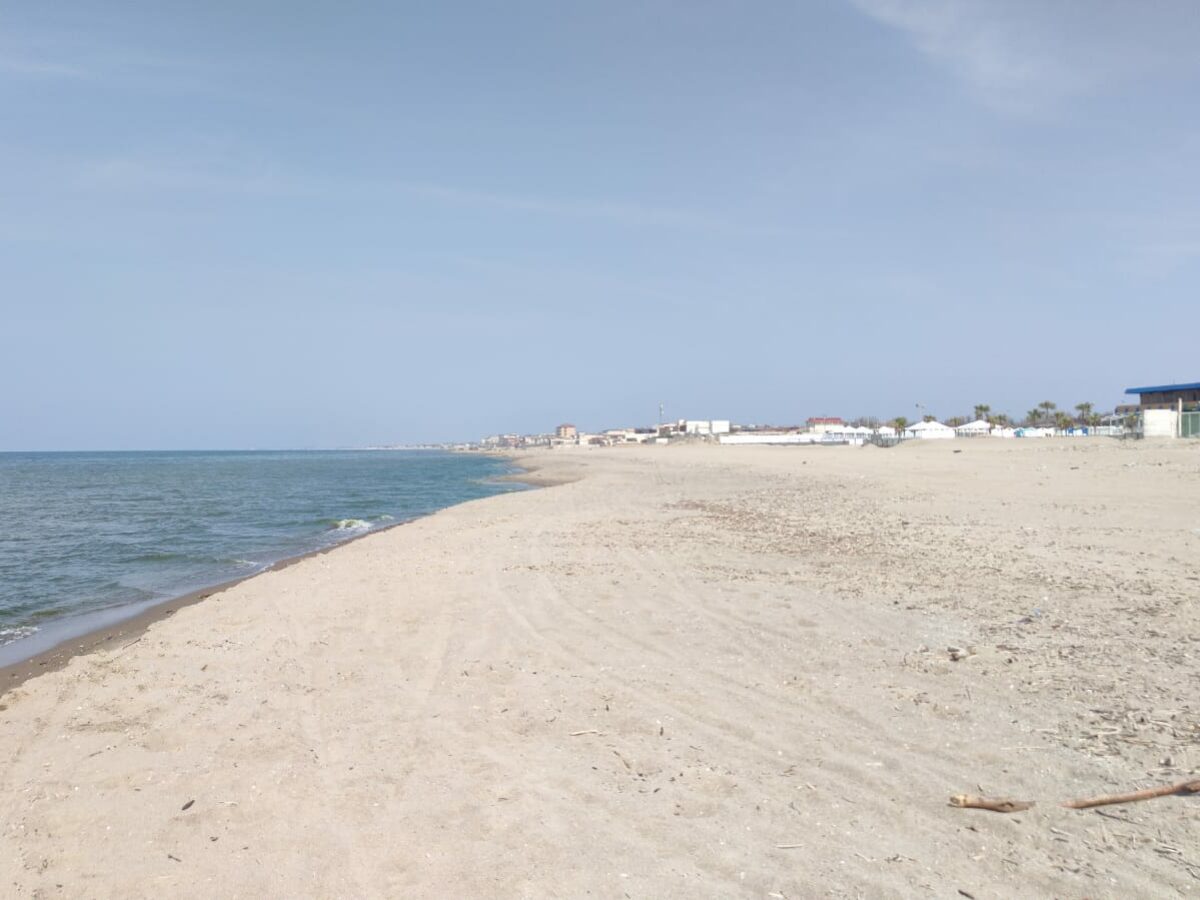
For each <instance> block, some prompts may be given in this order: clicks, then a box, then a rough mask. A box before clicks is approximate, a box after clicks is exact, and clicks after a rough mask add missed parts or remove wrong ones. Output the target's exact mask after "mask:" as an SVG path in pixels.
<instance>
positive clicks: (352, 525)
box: [329, 519, 371, 531]
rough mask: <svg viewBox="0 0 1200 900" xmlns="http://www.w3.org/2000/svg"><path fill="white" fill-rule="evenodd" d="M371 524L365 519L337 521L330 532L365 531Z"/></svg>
mask: <svg viewBox="0 0 1200 900" xmlns="http://www.w3.org/2000/svg"><path fill="white" fill-rule="evenodd" d="M370 527H371V523H370V522H368V521H367V520H366V519H338V520H337V522H336V523H335V524H334V525H333V526H332V527H331V528H330V529H329V530H330V531H366V530H367V529H368V528H370Z"/></svg>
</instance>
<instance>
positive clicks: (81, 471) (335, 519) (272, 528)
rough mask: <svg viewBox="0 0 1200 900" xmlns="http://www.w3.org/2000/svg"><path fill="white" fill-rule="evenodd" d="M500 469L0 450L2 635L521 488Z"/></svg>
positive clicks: (288, 457) (361, 459)
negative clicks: (504, 477) (504, 479)
mask: <svg viewBox="0 0 1200 900" xmlns="http://www.w3.org/2000/svg"><path fill="white" fill-rule="evenodd" d="M508 471H509V467H508V466H507V464H505V463H504V462H502V461H500V460H495V459H489V458H486V457H480V456H472V455H462V454H451V453H439V452H427V451H280V452H274V451H271V452H258V451H254V452H172V453H155V452H146V453H0V645H3V644H8V643H11V642H13V641H18V640H20V639H21V638H24V637H28V636H29V635H32V634H35V633H36V632H37V631H38V630H39V629H40V628H42V627H44V626H45V625H46V624H48V623H51V622H57V620H60V619H62V618H63V617H68V616H77V615H79V614H81V613H88V612H91V611H94V610H99V609H105V608H111V607H120V606H125V605H133V604H137V605H144V604H145V603H147V602H150V601H154V600H158V599H167V598H170V597H174V596H178V595H180V594H183V593H186V592H188V591H191V590H196V589H198V588H202V587H206V586H209V585H213V584H217V583H220V582H223V581H228V580H230V579H234V578H238V577H241V576H245V575H249V574H253V573H254V572H256V571H260V570H262V569H265V568H266V567H267V566H269V565H270V564H271V563H273V562H277V561H279V560H280V559H283V558H285V557H288V556H294V555H297V554H300V553H304V552H307V551H311V550H316V549H320V548H322V547H327V546H330V545H332V544H335V543H338V542H339V541H343V540H346V539H348V538H351V537H354V536H356V535H360V534H364V533H366V532H368V531H372V530H374V529H377V528H381V527H385V526H387V525H391V524H394V523H396V522H402V521H405V520H407V519H412V518H416V517H418V516H421V515H426V514H428V513H431V512H434V511H436V510H438V509H442V508H444V507H447V506H451V505H453V504H455V503H461V502H463V501H465V500H472V499H476V498H479V497H486V496H488V495H491V494H497V493H503V492H506V491H511V490H516V489H519V487H520V486H518V485H514V484H510V483H504V482H495V481H492V480H491V479H494V478H495V477H496V476H499V475H503V474H506V473H507V472H508ZM11 649H12V650H14V651H15V650H17V649H18V648H17V647H15V646H14V647H12V648H11Z"/></svg>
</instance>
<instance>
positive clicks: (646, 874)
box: [0, 439, 1200, 900]
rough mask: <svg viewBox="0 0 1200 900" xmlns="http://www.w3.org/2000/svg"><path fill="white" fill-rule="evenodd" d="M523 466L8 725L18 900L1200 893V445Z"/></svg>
mask: <svg viewBox="0 0 1200 900" xmlns="http://www.w3.org/2000/svg"><path fill="white" fill-rule="evenodd" d="M520 461H521V462H522V464H525V465H528V466H531V467H534V468H535V472H534V473H533V476H531V477H534V478H537V479H541V480H543V481H544V482H546V483H548V484H551V483H553V484H555V486H553V487H547V488H546V489H544V490H538V491H529V492H522V493H515V494H508V495H504V496H500V497H492V498H489V499H486V500H481V501H475V502H471V503H467V504H464V505H461V506H457V507H454V508H452V509H448V510H444V511H442V512H440V513H437V514H436V515H433V516H431V517H429V518H426V519H422V520H419V521H417V522H414V523H412V524H409V525H405V526H403V527H398V528H393V529H391V530H388V531H385V532H382V533H379V534H375V535H370V536H367V537H365V538H363V539H361V540H358V541H355V542H353V543H351V544H348V545H346V546H344V547H340V548H338V549H336V550H334V551H332V552H329V553H326V554H322V555H319V556H312V557H309V558H306V559H304V560H301V561H300V562H297V563H296V564H294V565H290V566H288V567H286V568H283V569H280V570H278V571H273V572H268V573H265V574H263V575H260V576H257V577H254V578H252V579H249V580H247V581H244V582H241V583H239V584H237V585H235V586H233V587H231V588H229V589H227V590H224V591H222V592H219V593H217V594H214V595H213V596H211V597H209V598H208V599H206V600H204V601H203V602H200V603H195V604H193V605H188V606H184V607H182V608H179V609H178V611H176V612H175V613H174V614H172V615H170V616H169V617H167V618H163V619H161V620H159V621H157V622H154V623H153V624H150V625H149V626H148V627H147V628H146V630H145V631H144V632H142V633H141V637H140V638H137V637H134V638H132V639H131V641H130V642H126V643H116V642H110V643H109V644H108V645H106V646H103V647H101V648H100V649H97V650H96V651H94V652H91V653H88V654H85V655H80V656H76V657H74V658H72V659H71V660H70V661H69V662H67V663H66V664H65V665H63V666H62V667H61V668H60V669H58V670H57V671H51V672H47V673H46V674H44V675H41V676H40V677H36V678H33V679H30V680H28V681H25V682H24V683H22V684H20V685H17V686H16V687H13V688H11V689H9V690H8V691H6V692H5V693H4V694H2V695H0V707H2V708H3V709H2V711H0V716H2V717H3V729H2V730H0V756H2V758H3V759H4V761H5V766H4V768H3V774H2V781H0V809H2V815H0V822H2V823H3V832H2V844H0V885H3V888H2V889H0V893H3V894H4V895H5V896H14V897H58V896H66V897H97V898H100V897H144V896H169V897H206V898H207V897H347V898H352V897H353V898H357V897H635V898H663V897H735V896H745V897H787V898H803V897H818V896H834V897H843V896H848V897H859V896H862V897H877V896H878V897H885V896H931V897H959V896H964V895H965V896H968V897H976V898H980V900H982V898H987V897H1014V896H1057V897H1091V898H1099V897H1131V896H1164V895H1176V894H1184V895H1187V894H1195V893H1197V892H1200V846H1198V844H1197V841H1196V834H1197V833H1198V827H1200V797H1168V798H1163V799H1156V800H1152V801H1149V802H1145V803H1138V804H1131V805H1126V806H1111V807H1106V808H1103V809H1102V810H1101V811H1100V812H1097V811H1076V810H1069V809H1064V808H1062V807H1060V806H1058V803H1059V802H1060V801H1062V800H1066V799H1069V798H1072V797H1079V796H1088V795H1092V794H1099V793H1108V792H1113V791H1122V790H1131V789H1134V788H1141V787H1147V786H1151V785H1157V784H1164V783H1169V782H1174V781H1182V780H1184V779H1185V778H1186V777H1188V776H1189V775H1190V774H1192V773H1195V772H1197V770H1198V769H1200V749H1198V748H1200V743H1198V741H1200V702H1198V700H1197V697H1198V694H1197V689H1196V686H1197V684H1198V683H1200V681H1198V676H1200V662H1198V654H1200V643H1198V641H1200V628H1198V627H1197V626H1198V624H1200V623H1198V615H1197V609H1196V598H1197V594H1198V593H1200V567H1198V565H1197V560H1198V559H1200V446H1198V445H1197V444H1189V443H1186V442H1173V443H1163V444H1153V443H1149V442H1145V443H1134V442H1128V443H1122V442H1116V441H1102V440H1076V441H1071V440H1047V441H1040V442H1039V441H993V440H989V439H979V440H974V441H972V440H957V441H947V442H930V443H928V444H924V445H921V444H919V443H913V444H909V445H906V446H903V447H899V448H896V449H890V450H881V449H877V448H862V449H859V448H824V447H808V448H786V449H785V448H750V447H747V448H734V447H714V446H697V447H680V446H670V447H646V448H640V447H628V448H627V447H617V448H611V449H605V450H600V449H597V450H585V449H579V450H574V451H557V450H556V451H553V452H545V453H539V454H533V455H530V456H529V457H526V458H523V459H521V460H520ZM951 648H954V652H952V651H951ZM954 657H959V658H958V659H955V658H954ZM1192 777H1195V776H1194V775H1193V776H1192ZM957 793H974V794H984V795H989V796H999V797H1010V798H1015V799H1021V800H1033V801H1037V806H1035V807H1034V808H1033V809H1032V810H1029V811H1027V812H1021V813H1017V814H1012V815H1003V814H997V813H992V812H986V811H980V810H967V809H956V808H952V807H950V806H948V805H947V800H948V798H949V797H950V795H952V794H957Z"/></svg>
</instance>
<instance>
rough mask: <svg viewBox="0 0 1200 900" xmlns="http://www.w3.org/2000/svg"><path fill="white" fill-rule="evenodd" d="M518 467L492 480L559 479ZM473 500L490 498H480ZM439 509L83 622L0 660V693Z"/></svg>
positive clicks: (539, 484)
mask: <svg viewBox="0 0 1200 900" xmlns="http://www.w3.org/2000/svg"><path fill="white" fill-rule="evenodd" d="M488 455H489V456H492V457H493V458H494V459H503V460H505V461H506V462H509V463H510V464H514V465H515V462H514V460H515V459H516V458H517V457H508V456H502V455H500V454H488ZM521 468H522V471H517V472H510V473H506V474H504V475H500V476H497V477H496V479H495V480H496V481H501V482H505V483H509V484H526V485H529V488H530V490H533V489H536V488H540V487H549V486H551V484H554V483H561V482H553V481H551V482H547V483H542V482H539V481H538V480H537V478H536V475H534V472H535V470H536V466H533V467H530V468H529V469H527V470H525V468H524V467H521ZM526 472H528V474H529V475H532V476H534V477H532V478H528V479H527V478H524V477H523V476H524V475H525V474H526ZM493 496H504V494H496V495H493ZM475 499H490V498H486V497H484V498H475ZM470 502H472V501H471V500H462V501H460V502H459V503H454V504H451V505H450V506H446V507H442V509H452V508H453V507H455V506H460V505H462V504H463V503H470ZM442 509H437V510H434V511H433V512H431V513H427V514H425V515H423V516H414V517H413V518H411V519H404V520H403V521H400V522H391V523H389V524H387V525H384V526H382V527H380V528H374V529H372V530H370V531H367V532H364V533H363V534H356V535H353V536H351V537H348V538H346V539H345V540H341V541H338V542H337V543H335V544H331V545H329V546H328V547H316V548H314V549H312V550H306V551H305V552H303V553H298V554H294V555H292V556H285V557H284V558H283V559H279V560H276V561H275V562H273V563H271V564H270V565H269V566H266V567H265V568H262V569H259V570H258V571H257V572H251V573H249V574H248V575H242V576H239V577H238V578H230V579H228V580H226V581H220V582H217V583H215V584H211V585H206V586H205V587H200V588H196V589H194V590H191V591H188V592H186V593H183V594H177V595H174V596H170V597H166V598H163V599H161V600H152V601H150V602H149V603H146V604H145V605H144V608H143V609H141V610H140V611H138V612H134V613H131V614H129V615H128V616H126V617H122V618H118V619H117V620H116V621H113V622H108V623H106V624H100V625H95V626H92V627H87V628H85V629H84V630H83V631H81V632H80V633H78V634H70V635H68V636H66V637H63V638H62V639H61V640H58V641H56V642H55V643H54V644H52V645H51V646H49V647H47V648H45V649H44V650H39V651H37V652H35V653H32V654H30V655H29V656H27V657H25V658H23V659H20V660H17V661H15V662H11V663H5V664H3V665H0V698H2V697H3V696H4V695H5V693H7V692H8V691H10V690H12V689H14V688H17V687H20V686H21V685H22V684H24V683H25V682H27V681H29V680H30V679H31V678H36V677H38V676H39V675H43V674H45V673H47V672H54V671H57V670H59V669H61V668H62V667H63V666H65V665H66V664H67V663H69V662H70V661H71V660H72V659H74V658H75V657H77V656H85V655H87V654H90V653H97V652H100V651H103V650H111V649H112V648H114V647H118V646H121V647H127V646H130V644H132V643H135V642H136V641H139V640H141V637H142V635H144V634H145V633H146V631H147V630H148V629H149V628H150V627H151V626H152V625H154V624H155V623H156V622H161V621H162V620H164V619H168V618H170V617H171V616H173V615H175V613H177V612H179V610H181V609H185V608H186V607H189V606H193V605H195V604H197V603H200V602H202V601H204V600H207V599H208V598H210V597H213V596H215V595H217V594H221V593H224V592H225V591H228V590H230V589H231V588H234V587H237V586H238V585H240V584H243V583H245V582H247V581H250V580H252V579H254V578H258V577H259V576H261V575H266V574H268V573H270V572H279V571H282V570H283V569H286V568H288V567H289V566H294V565H295V564H296V563H299V562H303V561H304V560H306V559H310V558H312V557H317V556H323V555H325V554H327V553H330V552H332V551H334V550H338V549H340V548H342V547H348V546H349V545H351V544H353V543H356V542H357V541H361V540H362V539H363V538H368V537H371V536H372V535H377V534H383V533H384V532H387V531H391V530H392V529H393V528H399V527H401V526H403V525H411V524H412V523H413V522H418V521H420V520H421V519H425V518H429V517H430V516H435V515H437V514H438V513H439V512H441V511H442ZM138 605H139V604H126V605H125V606H138ZM122 608H125V607H124V606H116V607H106V608H104V609H98V610H89V611H87V612H84V613H78V614H77V616H63V617H61V618H58V619H54V620H51V621H52V622H53V623H56V624H57V623H62V622H64V621H69V620H70V619H72V618H76V617H83V616H89V615H100V614H102V613H106V612H109V613H112V612H115V611H117V610H120V609H122ZM34 637H35V635H30V636H29V637H28V638H22V639H21V640H31V639H33V638H34ZM20 642H21V641H13V642H12V643H11V644H7V645H5V647H4V648H0V649H5V648H7V647H11V646H13V645H15V644H19V643H20Z"/></svg>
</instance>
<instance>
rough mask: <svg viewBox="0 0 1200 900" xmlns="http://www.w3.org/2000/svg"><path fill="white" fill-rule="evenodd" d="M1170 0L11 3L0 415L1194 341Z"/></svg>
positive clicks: (853, 387) (362, 416)
mask: <svg viewBox="0 0 1200 900" xmlns="http://www.w3.org/2000/svg"><path fill="white" fill-rule="evenodd" d="M1198 44H1200V17H1197V16H1196V14H1195V6H1194V4H1193V3H1191V2H1185V0H1160V2H1155V3H1153V4H1131V3H1128V2H1118V0H1096V2H1093V3H1088V4H1048V3H1044V2H1040V0H957V2H955V0H933V2H918V0H818V2H814V3H802V4H801V3H796V4H760V5H755V6H753V7H747V6H746V5H745V4H735V3H732V2H727V0H714V2H705V3H700V4H696V3H681V2H678V0H652V2H649V3H644V4H600V5H564V4H560V3H552V2H549V0H521V2H516V3H511V4H503V5H493V4H438V5H433V6H430V5H416V4H405V3H400V4H395V3H382V2H377V0H364V2H360V3H355V4H352V5H350V6H349V7H346V6H338V7H334V6H331V5H321V4H318V5H316V6H312V7H305V8H304V9H302V10H299V9H297V8H296V7H295V6H294V5H293V4H284V3H282V2H278V0H268V2H265V3H259V4H253V5H249V6H247V5H245V4H222V3H216V4H211V3H210V4H184V3H174V2H167V3H160V4H149V5H137V6H134V7H131V6H127V5H120V6H114V5H113V4H109V3H101V2H99V0H63V2H61V3H54V4H42V3H15V4H9V5H8V6H7V7H6V10H5V24H4V29H3V32H2V33H0V114H2V115H3V117H4V120H5V121H6V122H9V123H10V124H11V127H10V128H9V129H8V130H7V132H6V136H5V139H4V141H2V142H0V197H3V202H2V203H0V275H2V277H3V282H4V289H3V292H2V296H3V299H2V300H0V314H2V319H0V322H2V327H0V347H2V352H0V379H3V384H4V385H5V390H4V392H3V394H2V398H0V450H27V449H134V448H163V449H174V448H196V449H204V448H255V447H272V448H274V447H292V448H304V447H344V446H365V445H371V444H381V443H416V442H434V441H456V440H471V439H475V438H477V437H478V436H480V435H484V434H492V433H498V432H504V431H518V432H534V431H539V430H542V429H547V428H553V427H554V425H556V424H558V423H560V422H564V421H568V422H574V423H576V424H578V425H579V426H580V428H604V427H617V426H623V425H636V424H651V423H653V422H655V421H656V416H657V413H658V404H659V403H660V401H661V402H665V404H666V415H667V416H670V417H674V418H693V417H695V418H704V417H712V416H720V417H725V418H732V419H735V420H738V421H741V422H771V421H781V422H786V421H788V420H792V421H803V420H804V419H805V418H807V417H809V416H821V415H839V416H844V417H846V418H854V417H857V416H876V417H878V418H880V419H890V418H892V417H895V416H897V415H906V416H910V417H913V416H915V414H916V412H917V409H916V404H917V403H920V404H922V406H923V407H924V408H925V409H927V410H928V411H929V412H930V413H932V414H935V415H937V416H939V417H942V418H944V417H948V416H951V415H955V414H962V413H964V412H965V411H969V410H971V409H972V407H973V406H974V405H975V404H977V403H986V404H989V405H990V406H991V407H992V409H994V410H996V411H1004V412H1008V413H1009V414H1010V415H1013V416H1020V415H1022V414H1023V413H1024V412H1025V411H1026V410H1027V409H1029V408H1030V407H1031V406H1033V405H1035V404H1037V403H1039V402H1040V401H1042V400H1053V401H1055V402H1056V403H1058V404H1059V405H1060V406H1061V407H1063V408H1067V409H1070V408H1071V407H1073V406H1074V404H1075V403H1077V402H1080V401H1090V402H1092V403H1094V404H1095V405H1096V408H1097V409H1111V408H1112V407H1113V406H1115V405H1116V404H1119V403H1122V402H1126V398H1125V397H1124V394H1123V391H1124V389H1125V388H1126V387H1127V386H1129V385H1135V384H1159V383H1170V382H1176V381H1182V382H1186V381H1192V380H1195V379H1196V378H1197V377H1200V372H1197V371H1196V370H1195V368H1194V366H1193V364H1192V362H1191V360H1193V359H1194V340H1195V338H1194V336H1195V333H1196V330H1197V326H1198V325H1200V303H1197V301H1196V298H1197V295H1198V290H1197V288H1198V287H1200V212H1198V210H1197V206H1196V203H1195V198H1196V197H1197V196H1200V166H1197V164H1196V162H1197V158H1198V154H1200V126H1197V123H1196V117H1195V115H1194V106H1195V97H1196V96H1197V95H1198V94H1200V56H1197V54H1196V53H1195V47H1196V46H1197V45H1198Z"/></svg>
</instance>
